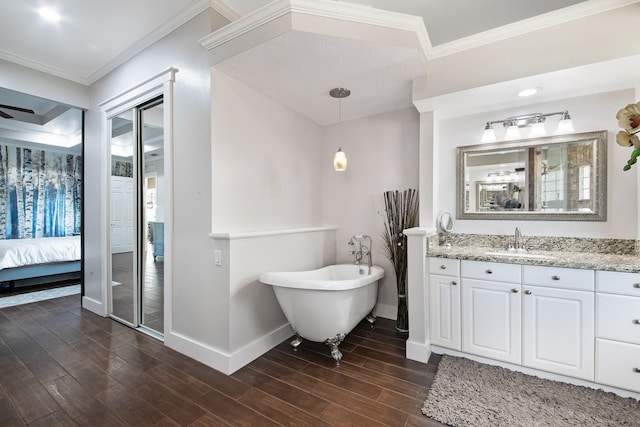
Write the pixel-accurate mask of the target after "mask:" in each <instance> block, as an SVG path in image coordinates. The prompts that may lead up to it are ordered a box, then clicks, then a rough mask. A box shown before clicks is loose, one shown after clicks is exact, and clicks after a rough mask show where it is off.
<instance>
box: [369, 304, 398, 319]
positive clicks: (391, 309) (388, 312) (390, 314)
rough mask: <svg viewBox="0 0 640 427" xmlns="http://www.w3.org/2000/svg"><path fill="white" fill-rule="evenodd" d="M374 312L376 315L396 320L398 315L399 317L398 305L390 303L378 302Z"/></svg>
mask: <svg viewBox="0 0 640 427" xmlns="http://www.w3.org/2000/svg"><path fill="white" fill-rule="evenodd" d="M374 314H375V315H376V317H384V318H385V319H391V320H396V317H398V307H396V306H395V305H390V304H376V307H375V310H374Z"/></svg>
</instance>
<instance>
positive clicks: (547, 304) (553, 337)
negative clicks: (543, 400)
mask: <svg viewBox="0 0 640 427" xmlns="http://www.w3.org/2000/svg"><path fill="white" fill-rule="evenodd" d="M522 298H523V299H522V301H523V303H522V305H523V310H524V313H523V343H524V350H523V353H522V362H523V365H525V366H528V367H531V368H537V369H542V370H545V371H548V372H554V373H557V374H563V375H568V376H571V377H575V378H581V379H585V380H590V381H593V379H594V351H593V350H594V349H593V345H594V317H595V314H594V306H595V304H594V294H593V292H587V291H575V290H569V289H556V288H545V287H537V286H524V287H523V296H522Z"/></svg>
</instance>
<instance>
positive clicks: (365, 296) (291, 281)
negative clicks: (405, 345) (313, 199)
mask: <svg viewBox="0 0 640 427" xmlns="http://www.w3.org/2000/svg"><path fill="white" fill-rule="evenodd" d="M360 269H361V267H360V266H359V265H354V264H339V265H330V266H327V267H323V268H320V269H317V270H310V271H298V272H275V273H263V274H262V275H261V276H260V281H261V282H262V283H265V284H267V285H271V286H272V287H273V291H274V293H275V294H276V298H277V299H278V303H279V304H280V307H281V308H282V311H283V313H284V315H285V317H286V318H287V320H288V321H289V324H291V327H292V328H293V330H294V331H295V333H296V336H295V338H294V339H293V340H292V341H291V343H290V344H291V346H292V347H293V349H294V350H295V349H297V348H298V347H299V346H300V345H302V344H303V339H304V340H308V341H314V342H323V343H325V344H327V345H328V346H329V349H330V351H331V357H333V359H334V360H335V362H336V365H339V364H340V361H341V360H342V353H341V352H340V348H339V346H340V344H341V343H342V341H343V340H344V338H345V337H346V336H347V334H349V332H351V331H352V330H353V328H355V327H356V325H357V324H358V323H360V321H361V320H363V319H365V318H367V320H368V321H369V322H370V323H371V324H373V322H374V321H375V317H374V316H373V309H374V306H375V304H376V300H377V297H378V281H379V280H380V279H381V278H382V277H383V276H384V270H383V269H382V267H379V266H377V265H372V266H371V274H368V275H363V274H360V272H359V270H360Z"/></svg>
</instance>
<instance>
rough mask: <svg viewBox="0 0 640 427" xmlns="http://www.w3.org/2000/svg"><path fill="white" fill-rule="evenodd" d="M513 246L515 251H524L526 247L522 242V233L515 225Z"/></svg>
mask: <svg viewBox="0 0 640 427" xmlns="http://www.w3.org/2000/svg"><path fill="white" fill-rule="evenodd" d="M513 246H514V249H515V250H516V251H519V252H524V251H526V250H527V249H526V248H525V246H524V242H523V241H522V233H521V232H520V227H516V231H515V233H514V236H513Z"/></svg>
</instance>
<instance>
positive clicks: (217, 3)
mask: <svg viewBox="0 0 640 427" xmlns="http://www.w3.org/2000/svg"><path fill="white" fill-rule="evenodd" d="M209 6H210V7H211V8H212V9H213V10H215V11H216V12H218V13H219V14H220V15H222V16H223V17H225V18H226V19H228V20H229V22H233V21H237V20H238V19H240V17H241V16H242V15H240V14H239V13H238V12H237V11H236V10H235V9H234V8H232V7H231V6H229V5H228V4H227V2H226V1H224V0H209Z"/></svg>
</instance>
